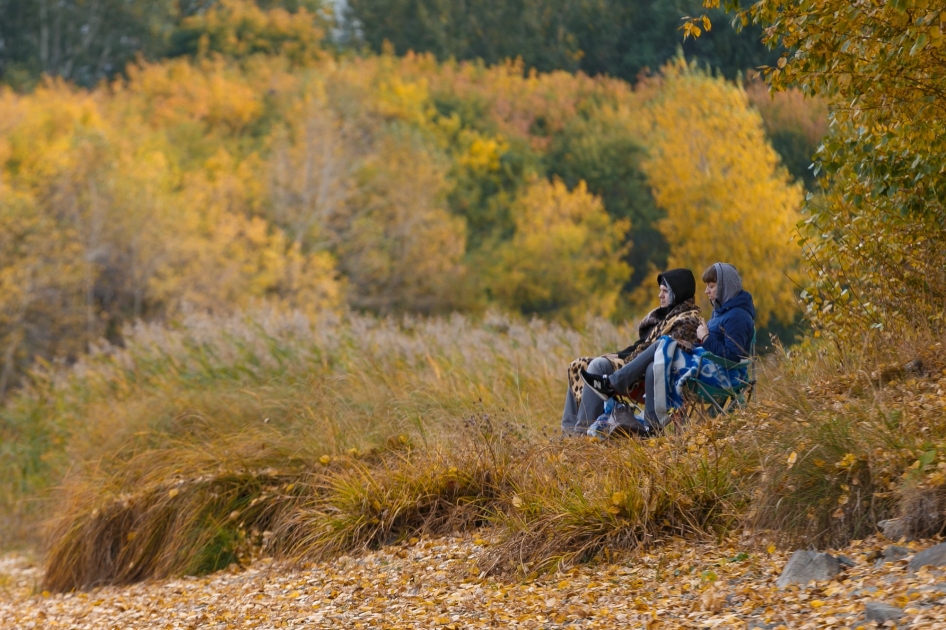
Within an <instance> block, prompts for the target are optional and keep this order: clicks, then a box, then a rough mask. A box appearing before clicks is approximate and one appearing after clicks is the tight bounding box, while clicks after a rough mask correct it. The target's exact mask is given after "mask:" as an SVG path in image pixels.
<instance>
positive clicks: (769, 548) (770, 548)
mask: <svg viewBox="0 0 946 630" xmlns="http://www.w3.org/2000/svg"><path fill="white" fill-rule="evenodd" d="M765 550H766V551H768V552H769V553H775V545H769V546H768V547H766V549H765Z"/></svg>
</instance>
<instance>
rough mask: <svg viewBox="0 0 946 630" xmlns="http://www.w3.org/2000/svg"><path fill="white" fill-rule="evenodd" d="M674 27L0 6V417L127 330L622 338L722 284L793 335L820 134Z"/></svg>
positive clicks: (385, 6)
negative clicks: (330, 320)
mask: <svg viewBox="0 0 946 630" xmlns="http://www.w3.org/2000/svg"><path fill="white" fill-rule="evenodd" d="M520 4H521V5H522V6H519V5H520ZM691 4H692V6H690V5H686V6H683V5H681V6H677V5H675V4H673V3H653V4H649V3H613V2H603V1H596V2H561V1H550V0H542V1H536V2H523V3H504V2H497V3H490V2H484V3H473V4H471V5H470V6H464V7H459V8H458V7H454V6H452V5H450V6H448V5H446V4H443V5H440V4H438V3H436V2H430V3H398V2H385V1H359V2H353V3H351V6H350V7H346V6H344V5H341V6H340V7H335V6H333V5H329V4H319V3H317V2H309V3H305V2H289V3H285V4H281V3H267V2H263V3H258V4H257V3H253V2H247V1H243V0H225V1H223V2H219V3H212V2H209V3H201V2H192V3H188V2H163V3H162V2H151V3H134V2H132V3H128V2H109V1H96V2H65V3H55V4H49V3H46V2H45V1H38V2H4V3H2V4H0V42H2V43H0V81H3V82H5V83H6V84H7V85H8V86H10V87H8V88H6V89H5V90H4V91H3V92H2V94H0V120H2V121H3V122H2V123H0V125H2V126H0V160H2V163H3V164H4V168H3V177H2V180H0V187H2V188H0V194H2V197H0V213H2V221H3V225H4V227H5V229H4V234H3V237H2V238H3V243H2V248H0V252H2V253H0V278H2V288H3V290H2V291H0V296H2V297H0V395H2V394H3V393H4V392H6V391H7V390H8V389H9V388H10V387H11V385H13V384H15V383H17V382H18V381H19V379H20V377H21V375H22V374H23V373H24V371H25V370H26V369H27V368H28V367H29V366H30V365H32V364H33V362H34V360H35V359H36V358H41V359H44V360H52V359H54V358H66V359H67V360H75V358H76V357H77V356H79V355H80V354H81V353H83V352H85V351H87V350H88V349H89V348H90V347H91V346H92V345H93V344H95V343H97V342H98V341H99V340H100V339H105V340H108V341H109V342H118V341H120V339H121V336H122V335H121V330H122V326H123V325H124V324H126V323H128V322H133V321H135V320H139V319H141V320H146V321H150V320H160V321H170V320H172V319H173V318H174V317H176V316H178V315H180V314H182V313H185V312H191V311H211V312H215V313H218V314H227V313H231V312H233V311H234V310H238V309H242V308H245V307H247V306H248V305H250V304H254V303H260V302H266V303H271V304H278V305H280V307H281V308H295V309H302V310H304V311H307V312H309V313H315V312H319V311H322V310H325V309H333V308H338V307H341V306H346V307H351V308H355V309H359V310H366V311H370V312H374V313H378V314H381V315H389V314H396V313H419V314H444V313H450V312H467V313H482V312H484V311H485V310H486V309H488V308H490V307H498V308H502V309H505V310H508V311H512V312H518V313H522V314H523V315H526V316H539V317H543V318H549V319H556V320H559V321H562V322H565V323H569V324H572V325H580V324H582V323H583V322H584V320H585V318H586V317H588V316H603V317H612V318H615V320H616V321H622V320H624V319H628V318H630V319H633V318H635V317H637V316H639V314H640V313H641V312H643V311H644V310H645V309H646V308H647V307H648V306H649V305H650V304H651V302H652V295H651V294H652V292H653V291H652V289H653V287H652V284H653V276H654V273H655V271H656V270H658V269H662V268H665V267H667V266H668V265H671V266H677V265H679V266H687V267H690V268H693V269H694V270H696V272H697V273H699V270H700V269H702V268H704V267H705V266H707V265H708V264H711V263H712V262H713V261H716V260H721V259H726V260H730V261H731V262H733V263H735V264H737V265H738V266H739V267H740V268H741V269H742V270H743V272H744V274H745V277H746V283H747V286H752V287H753V293H754V295H755V296H756V301H757V304H758V306H759V320H760V324H762V325H763V326H765V325H767V324H768V323H769V322H770V321H771V322H772V323H773V325H779V324H780V325H781V326H782V328H781V330H783V331H784V330H785V326H786V325H788V324H791V323H792V322H794V321H796V319H797V317H796V316H797V313H798V309H797V307H796V305H795V298H794V297H793V295H794V294H796V293H797V292H798V290H797V287H796V286H795V284H796V283H797V282H798V281H799V278H798V277H797V274H796V271H797V264H798V260H799V252H800V249H799V248H798V247H797V246H796V245H794V244H793V243H792V242H791V241H792V238H793V231H794V224H795V222H796V221H797V220H798V219H799V218H800V215H799V210H800V207H801V203H802V197H803V192H802V187H801V184H803V185H804V186H805V187H807V188H808V189H809V190H813V189H814V188H815V178H814V175H813V173H812V171H811V170H810V169H809V168H808V167H809V165H810V162H811V156H812V154H813V153H814V151H815V149H816V148H817V145H818V143H819V142H820V140H821V138H822V136H823V135H824V133H825V130H826V124H827V108H826V105H825V103H824V102H823V101H818V100H812V99H808V100H805V99H803V98H802V97H801V95H800V93H798V92H788V93H783V94H779V95H777V96H776V98H775V99H774V100H773V99H772V98H771V97H770V96H769V95H768V94H767V92H766V89H765V87H764V85H762V84H761V82H754V83H753V82H748V83H746V82H745V81H747V79H746V74H745V71H746V70H751V68H752V67H754V66H758V65H761V64H763V63H764V62H766V61H771V60H772V59H773V57H772V55H773V53H770V52H768V51H767V50H766V49H765V48H764V47H763V46H762V45H761V44H760V43H759V42H758V33H757V32H755V31H753V32H745V33H743V34H737V33H736V32H735V30H734V29H732V28H731V27H729V26H728V25H726V24H725V22H724V23H723V24H722V25H721V26H720V28H718V29H716V30H714V31H712V32H711V33H707V37H704V38H702V39H700V40H694V39H692V38H691V39H689V40H688V41H686V42H684V40H683V39H682V32H681V31H680V30H679V29H680V25H681V20H680V16H681V15H683V12H684V11H688V10H689V11H697V10H698V9H699V6H698V3H691ZM560 5H561V6H560ZM335 9H341V10H343V11H344V13H343V14H342V15H336V14H334V13H333V10H335ZM379 16H384V17H383V19H382V18H381V17H379ZM511 16H516V17H515V19H511ZM412 50H413V51H420V52H421V53H423V54H414V53H411V52H409V51H412ZM424 51H427V52H424ZM678 55H681V56H678ZM464 59H473V60H472V61H463V60H464ZM510 59H512V60H510ZM684 59H689V60H690V61H689V62H687V61H684ZM458 60H459V61H458ZM674 60H676V61H674ZM664 64H669V65H666V67H665V68H664V70H663V72H661V71H660V69H661V67H663V66H664ZM717 72H719V74H717ZM723 76H725V77H729V78H733V79H735V78H736V77H739V82H738V83H728V82H725V81H723V79H722V78H721V77H723ZM771 147H774V148H775V149H776V151H773V150H772V148H771ZM786 168H787V172H786ZM710 235H711V236H710ZM763 261H764V263H763ZM763 265H764V267H765V269H763V268H762V267H763ZM762 338H763V339H765V338H767V336H766V335H764V334H763V335H762Z"/></svg>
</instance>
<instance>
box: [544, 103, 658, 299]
mask: <svg viewBox="0 0 946 630" xmlns="http://www.w3.org/2000/svg"><path fill="white" fill-rule="evenodd" d="M632 117H634V113H633V112H631V111H628V110H626V109H622V110H615V109H614V108H612V107H595V108H590V107H589V108H587V109H586V110H585V111H582V112H581V113H579V115H577V116H575V117H574V118H573V119H572V120H570V121H569V122H568V124H567V126H566V127H565V129H564V130H563V132H562V133H561V134H559V135H557V136H556V137H555V138H554V139H553V140H552V143H551V145H550V147H549V152H548V154H547V156H546V158H545V159H546V164H547V169H548V172H549V174H550V175H555V176H558V177H560V178H561V179H562V181H564V182H565V184H566V185H567V186H568V187H569V188H574V187H575V186H577V185H578V183H579V182H582V181H584V182H585V184H586V185H587V187H588V190H589V192H591V193H592V194H595V195H597V196H599V197H600V198H601V201H602V202H603V203H604V207H605V209H606V210H607V211H608V214H609V215H610V216H611V217H613V218H615V219H628V220H630V222H631V225H632V226H633V229H632V230H631V231H630V232H628V239H629V245H630V248H629V251H628V253H627V255H626V256H625V259H624V260H625V262H627V263H628V265H629V266H630V267H631V269H632V275H631V277H630V279H629V281H628V283H627V288H629V289H630V288H635V287H637V286H639V285H640V284H641V283H642V282H643V281H644V280H645V278H646V277H647V276H648V274H649V272H650V270H651V269H653V268H657V269H662V268H663V267H664V266H665V265H666V262H667V249H668V246H667V241H666V240H665V239H664V237H663V235H662V234H661V233H660V232H659V231H658V230H657V228H656V222H657V220H658V219H660V218H661V217H662V216H663V213H661V212H660V211H659V210H658V209H657V207H656V205H655V204H654V199H653V195H652V194H651V190H650V186H649V184H648V182H647V178H646V176H645V175H644V172H643V169H642V168H641V163H642V162H643V161H644V160H645V159H646V156H647V150H646V148H645V146H644V144H643V141H642V137H641V136H642V134H641V132H640V130H638V129H636V128H635V127H636V126H637V125H636V124H635V123H633V122H632V121H631V120H629V119H630V118H632Z"/></svg>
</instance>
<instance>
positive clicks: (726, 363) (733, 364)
mask: <svg viewBox="0 0 946 630" xmlns="http://www.w3.org/2000/svg"><path fill="white" fill-rule="evenodd" d="M702 357H703V359H705V360H707V361H710V362H711V363H715V364H716V365H718V366H720V367H722V368H724V369H727V370H733V369H737V368H743V367H745V368H747V367H749V366H750V365H752V359H743V360H742V361H730V360H729V359H727V358H725V357H721V356H719V355H716V354H713V353H712V352H704V353H703V354H702Z"/></svg>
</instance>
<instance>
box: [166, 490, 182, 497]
mask: <svg viewBox="0 0 946 630" xmlns="http://www.w3.org/2000/svg"><path fill="white" fill-rule="evenodd" d="M180 493H181V492H180V490H178V489H177V488H171V489H170V490H168V497H169V498H171V499H173V498H174V497H176V496H177V495H179V494H180Z"/></svg>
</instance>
